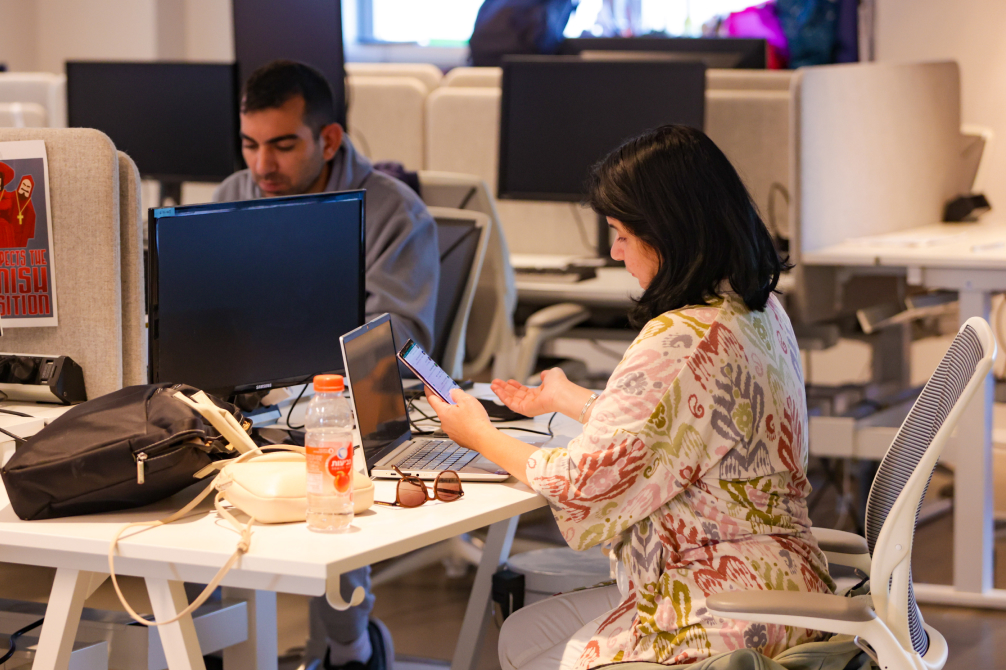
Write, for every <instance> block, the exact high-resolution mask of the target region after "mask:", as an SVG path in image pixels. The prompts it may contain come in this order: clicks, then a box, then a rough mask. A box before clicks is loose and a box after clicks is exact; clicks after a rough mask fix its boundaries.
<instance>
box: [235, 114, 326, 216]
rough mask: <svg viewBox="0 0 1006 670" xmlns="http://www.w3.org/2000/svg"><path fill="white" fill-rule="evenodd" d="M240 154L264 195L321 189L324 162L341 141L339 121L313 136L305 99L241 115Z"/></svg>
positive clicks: (299, 192)
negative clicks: (306, 116)
mask: <svg viewBox="0 0 1006 670" xmlns="http://www.w3.org/2000/svg"><path fill="white" fill-rule="evenodd" d="M241 142H242V147H241V153H242V154H243V155H244V159H245V163H247V164H248V169H249V170H250V171H251V174H252V177H253V178H254V179H255V183H256V184H257V185H258V187H259V188H260V189H261V190H262V193H263V194H264V195H265V196H267V197H273V196H279V195H299V194H301V193H312V192H317V191H320V190H321V189H322V188H323V187H324V186H325V185H324V183H319V180H321V179H322V178H323V176H324V175H323V172H324V170H325V162H326V161H328V160H330V159H331V158H332V157H333V156H335V152H336V151H338V149H339V145H340V144H341V143H342V128H341V127H340V126H339V125H338V124H334V123H333V124H331V125H328V126H325V127H324V128H323V129H322V131H321V134H320V135H319V136H318V137H317V138H316V137H315V136H314V133H313V132H311V129H310V128H309V127H308V126H307V125H306V124H305V123H304V98H302V97H301V96H295V97H293V98H290V99H289V100H287V101H286V102H285V103H283V105H282V106H281V107H277V108H274V109H263V110H260V111H256V112H249V113H247V114H241Z"/></svg>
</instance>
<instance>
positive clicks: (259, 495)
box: [214, 451, 374, 523]
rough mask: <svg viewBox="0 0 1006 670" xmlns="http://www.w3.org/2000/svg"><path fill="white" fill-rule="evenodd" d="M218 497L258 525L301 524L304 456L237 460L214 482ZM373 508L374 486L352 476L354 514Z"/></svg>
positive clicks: (304, 494) (286, 454)
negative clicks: (297, 522)
mask: <svg viewBox="0 0 1006 670" xmlns="http://www.w3.org/2000/svg"><path fill="white" fill-rule="evenodd" d="M214 484H215V486H216V489H217V491H219V494H220V497H222V498H223V499H224V500H226V501H227V502H229V503H230V504H231V505H233V506H234V507H237V508H238V509H240V510H241V511H242V512H244V513H245V514H247V515H248V516H250V517H253V518H254V519H255V520H256V521H258V522H260V523H288V522H293V521H304V520H305V518H306V517H307V464H306V462H305V458H304V454H302V453H297V452H293V451H283V452H278V453H269V454H263V455H259V456H253V457H251V458H248V459H247V460H240V459H239V460H237V461H236V462H232V463H229V464H228V465H226V466H224V468H223V469H222V470H221V471H220V474H218V475H217V478H216V481H215V482H214ZM373 504H374V482H372V481H370V479H369V478H368V477H366V476H365V475H362V474H360V473H359V472H355V471H354V473H353V512H354V513H356V514H359V513H360V512H363V511H364V510H366V509H369V508H370V506H371V505H373Z"/></svg>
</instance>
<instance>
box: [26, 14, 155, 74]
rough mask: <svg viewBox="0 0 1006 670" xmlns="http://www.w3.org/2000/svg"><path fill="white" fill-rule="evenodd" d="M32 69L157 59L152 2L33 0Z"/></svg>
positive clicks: (60, 70)
mask: <svg viewBox="0 0 1006 670" xmlns="http://www.w3.org/2000/svg"><path fill="white" fill-rule="evenodd" d="M35 4H36V5H37V11H38V34H37V37H36V39H37V45H38V67H39V69H40V70H44V71H46V72H63V66H64V63H65V61H67V60H76V59H102V60H109V59H119V60H151V59H153V58H155V57H156V56H157V2H156V0H36V2H35Z"/></svg>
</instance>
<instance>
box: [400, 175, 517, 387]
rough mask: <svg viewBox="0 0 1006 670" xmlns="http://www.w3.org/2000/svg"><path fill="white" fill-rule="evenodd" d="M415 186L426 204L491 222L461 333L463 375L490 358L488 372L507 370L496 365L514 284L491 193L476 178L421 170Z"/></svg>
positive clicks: (504, 343)
mask: <svg viewBox="0 0 1006 670" xmlns="http://www.w3.org/2000/svg"><path fill="white" fill-rule="evenodd" d="M419 186H420V190H421V191H422V195H423V201H424V202H425V203H426V204H427V206H429V207H454V208H457V209H467V210H472V211H475V212H481V213H482V214H485V215H486V216H488V217H489V220H490V221H491V222H492V226H491V227H490V232H489V244H488V246H487V247H486V258H485V262H484V263H483V265H482V273H481V274H480V275H479V283H478V286H477V287H476V289H475V300H474V302H473V304H472V311H471V318H470V320H469V322H468V333H467V335H466V337H465V351H466V355H465V366H464V376H465V377H466V378H471V377H472V376H473V375H476V374H478V373H480V372H482V371H483V370H485V369H486V368H487V367H488V366H489V363H490V362H491V361H494V359H495V362H494V365H493V374H494V376H501V375H504V374H508V372H500V373H499V374H497V369H498V368H501V366H502V367H506V366H507V365H508V363H509V359H510V356H511V355H512V350H513V348H514V346H515V339H514V325H513V314H514V310H515V309H516V308H517V285H516V283H515V279H514V272H513V267H511V265H510V249H509V247H508V246H507V241H506V235H505V234H504V232H503V227H502V226H501V225H500V219H499V214H498V213H497V211H496V204H495V201H494V199H493V196H492V192H491V191H490V190H489V186H488V185H487V184H486V183H485V182H484V181H483V180H482V179H481V178H479V177H477V176H475V175H467V174H457V173H454V172H431V171H421V172H420V173H419ZM500 359H502V360H500Z"/></svg>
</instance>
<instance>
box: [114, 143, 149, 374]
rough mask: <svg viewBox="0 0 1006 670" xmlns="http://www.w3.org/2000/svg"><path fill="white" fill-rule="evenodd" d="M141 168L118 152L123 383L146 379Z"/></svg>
mask: <svg viewBox="0 0 1006 670" xmlns="http://www.w3.org/2000/svg"><path fill="white" fill-rule="evenodd" d="M144 225H146V217H145V216H143V213H142V212H141V211H140V172H139V170H137V169H136V163H134V162H133V160H132V159H131V158H130V157H129V156H127V155H126V154H124V153H122V152H121V151H120V152H119V244H120V256H121V260H120V263H121V267H122V385H123V386H132V385H133V384H146V383H147V324H146V316H145V314H144V313H145V309H144V305H145V301H144V297H143V296H144V291H145V285H144V275H143V269H144V268H143V226H144Z"/></svg>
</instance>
